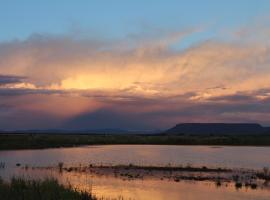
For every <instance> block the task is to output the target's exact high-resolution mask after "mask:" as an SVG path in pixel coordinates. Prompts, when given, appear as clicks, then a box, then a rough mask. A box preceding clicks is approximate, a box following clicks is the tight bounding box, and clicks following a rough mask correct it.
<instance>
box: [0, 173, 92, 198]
mask: <svg viewBox="0 0 270 200" xmlns="http://www.w3.org/2000/svg"><path fill="white" fill-rule="evenodd" d="M0 197H1V199H4V200H37V199H38V200H56V199H57V200H94V199H96V198H95V197H93V196H92V195H91V194H89V193H87V192H81V191H78V190H76V189H74V188H72V187H71V186H69V187H65V186H63V185H61V184H59V183H58V181H57V180H55V179H46V180H42V181H41V180H25V179H22V178H12V179H11V181H10V182H4V181H3V180H2V179H1V178H0Z"/></svg>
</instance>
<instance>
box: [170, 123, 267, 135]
mask: <svg viewBox="0 0 270 200" xmlns="http://www.w3.org/2000/svg"><path fill="white" fill-rule="evenodd" d="M165 134H169V135H261V134H270V128H269V127H263V126H261V125H260V124H251V123H183V124H177V125H176V126H175V127H173V128H171V129H168V130H167V131H165Z"/></svg>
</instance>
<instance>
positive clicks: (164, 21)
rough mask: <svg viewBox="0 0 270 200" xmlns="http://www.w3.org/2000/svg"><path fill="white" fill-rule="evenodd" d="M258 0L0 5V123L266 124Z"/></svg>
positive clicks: (266, 26)
mask: <svg viewBox="0 0 270 200" xmlns="http://www.w3.org/2000/svg"><path fill="white" fill-rule="evenodd" d="M269 11H270V1H269V0H226V1H225V0H224V1H223V0H203V1H199V0H166V1H165V0H147V1H146V0H137V1H131V0H114V1H109V0H106V1H105V0H76V1H64V0H59V1H55V0H46V1H41V0H40V1H39V0H24V1H19V0H0V27H1V28H0V129H6V130H13V129H98V128H121V129H132V130H153V129H166V128H170V127H171V126H174V125H175V124H176V123H181V122H256V123H261V124H263V125H270V12H269Z"/></svg>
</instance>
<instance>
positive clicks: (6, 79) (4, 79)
mask: <svg viewBox="0 0 270 200" xmlns="http://www.w3.org/2000/svg"><path fill="white" fill-rule="evenodd" d="M25 79H26V77H23V76H12V75H1V74H0V86H3V85H7V84H14V83H21V82H23V81H24V80H25Z"/></svg>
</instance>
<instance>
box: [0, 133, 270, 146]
mask: <svg viewBox="0 0 270 200" xmlns="http://www.w3.org/2000/svg"><path fill="white" fill-rule="evenodd" d="M105 144H154V145H239V146H270V135H261V136H184V135H178V136H177V135H170V136H169V135H128V134H127V135H124V134H121V135H113V134H109V135H105V134H102V135H97V134H95V135H93V134H92V135H86V134H85V135H80V134H77V135H76V134H72V135H68V134H62V135H60V134H58V135H55V134H0V150H5V149H42V148H53V147H72V146H80V145H105Z"/></svg>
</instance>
